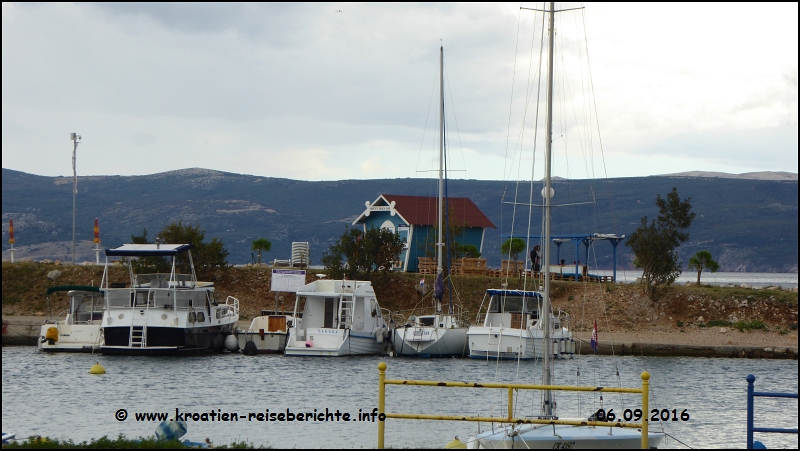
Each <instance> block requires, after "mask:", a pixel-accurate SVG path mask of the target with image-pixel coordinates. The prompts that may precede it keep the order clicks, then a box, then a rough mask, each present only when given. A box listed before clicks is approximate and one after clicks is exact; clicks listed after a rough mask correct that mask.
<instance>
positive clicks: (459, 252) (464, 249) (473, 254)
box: [456, 244, 481, 258]
mask: <svg viewBox="0 0 800 451" xmlns="http://www.w3.org/2000/svg"><path fill="white" fill-rule="evenodd" d="M456 257H457V258H461V257H470V258H480V257H481V251H479V250H478V246H475V245H474V244H459V245H458V248H457V249H456Z"/></svg>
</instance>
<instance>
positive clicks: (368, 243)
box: [322, 228, 405, 280]
mask: <svg viewBox="0 0 800 451" xmlns="http://www.w3.org/2000/svg"><path fill="white" fill-rule="evenodd" d="M403 243H405V239H402V238H400V234H399V233H396V232H394V233H393V232H391V231H389V230H387V229H376V228H369V229H367V231H366V232H362V231H361V230H358V229H346V230H345V232H344V234H342V236H340V237H339V239H338V240H337V241H336V242H335V243H333V244H332V245H331V246H330V247H329V248H328V250H327V251H325V252H324V253H323V254H322V264H323V265H325V268H326V269H327V270H328V271H329V273H330V276H331V277H333V278H334V279H340V278H343V277H347V278H349V279H365V280H372V276H373V275H374V274H376V273H379V274H380V273H382V274H386V273H388V272H390V271H391V270H392V266H393V265H394V262H395V261H396V260H397V259H398V258H399V257H400V252H401V251H402V250H403Z"/></svg>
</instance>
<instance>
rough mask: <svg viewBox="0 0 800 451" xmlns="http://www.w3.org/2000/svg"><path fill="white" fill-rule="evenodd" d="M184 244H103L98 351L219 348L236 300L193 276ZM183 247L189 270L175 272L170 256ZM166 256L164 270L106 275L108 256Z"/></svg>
mask: <svg viewBox="0 0 800 451" xmlns="http://www.w3.org/2000/svg"><path fill="white" fill-rule="evenodd" d="M191 247H192V245H190V244H125V245H123V246H121V247H118V248H116V249H107V250H106V267H105V271H104V272H103V284H102V290H103V292H104V293H105V313H104V316H103V335H104V338H105V343H104V344H103V346H101V351H102V352H103V353H104V354H180V353H184V352H210V351H214V350H221V349H222V348H223V346H224V344H225V337H226V336H227V335H229V334H231V333H232V332H233V328H234V326H235V325H236V321H238V320H239V301H238V300H237V299H236V298H234V297H232V296H229V297H228V298H227V300H226V301H225V303H224V304H221V303H218V302H217V300H216V299H215V297H214V284H213V283H212V282H199V281H197V277H196V276H195V271H194V264H193V263H192V258H191V252H190V249H191ZM182 253H187V256H188V260H189V270H190V273H189V274H178V273H177V268H176V257H177V256H178V255H179V254H182ZM112 256H114V257H167V258H170V259H171V262H172V264H171V268H172V269H171V271H170V272H169V273H168V274H135V273H134V271H133V268H132V266H131V265H130V264H129V265H128V268H129V275H130V282H129V283H120V282H116V283H112V282H110V281H109V273H108V267H109V262H108V257H112Z"/></svg>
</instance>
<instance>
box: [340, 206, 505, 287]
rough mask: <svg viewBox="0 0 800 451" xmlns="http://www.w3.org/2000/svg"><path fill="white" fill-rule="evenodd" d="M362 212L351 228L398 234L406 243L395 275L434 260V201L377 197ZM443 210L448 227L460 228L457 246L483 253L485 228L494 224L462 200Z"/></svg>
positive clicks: (396, 265) (493, 226) (435, 208)
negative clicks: (420, 260)
mask: <svg viewBox="0 0 800 451" xmlns="http://www.w3.org/2000/svg"><path fill="white" fill-rule="evenodd" d="M365 205H366V207H367V208H366V210H364V212H363V213H361V215H360V216H359V217H358V218H357V219H356V220H355V221H353V225H354V226H355V225H361V226H362V227H363V228H364V230H367V229H368V228H370V227H375V228H378V227H380V228H384V229H389V230H391V231H392V232H398V233H400V238H402V239H405V240H406V244H405V247H404V248H403V252H402V253H401V254H400V260H399V261H398V262H397V263H396V264H395V268H394V269H395V271H407V272H416V271H417V264H418V260H417V258H418V257H435V256H436V253H435V251H434V249H435V243H436V237H435V236H433V231H434V230H435V228H436V224H437V222H438V221H437V218H436V214H437V198H436V197H427V196H400V195H396V194H381V195H380V196H378V198H377V199H375V201H374V202H372V203H370V202H369V201H367V202H366V203H365ZM446 205H447V207H446V208H445V214H446V220H447V221H448V224H450V227H453V226H458V227H464V229H463V232H462V234H461V236H460V237H456V240H457V241H458V243H459V244H472V245H473V246H475V247H477V248H478V250H479V251H480V252H483V239H484V236H485V230H486V229H487V228H490V227H491V228H496V227H495V225H494V223H492V221H491V220H489V218H488V217H486V215H485V214H483V212H482V211H481V210H480V209H479V208H478V207H477V205H475V204H474V203H473V202H472V200H470V199H468V198H466V197H450V198H448V199H447V204H446Z"/></svg>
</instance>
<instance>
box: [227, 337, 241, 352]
mask: <svg viewBox="0 0 800 451" xmlns="http://www.w3.org/2000/svg"><path fill="white" fill-rule="evenodd" d="M225 349H227V350H228V351H230V352H236V351H238V350H239V339H238V338H237V337H236V335H234V334H230V335H228V336H227V337H225Z"/></svg>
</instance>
